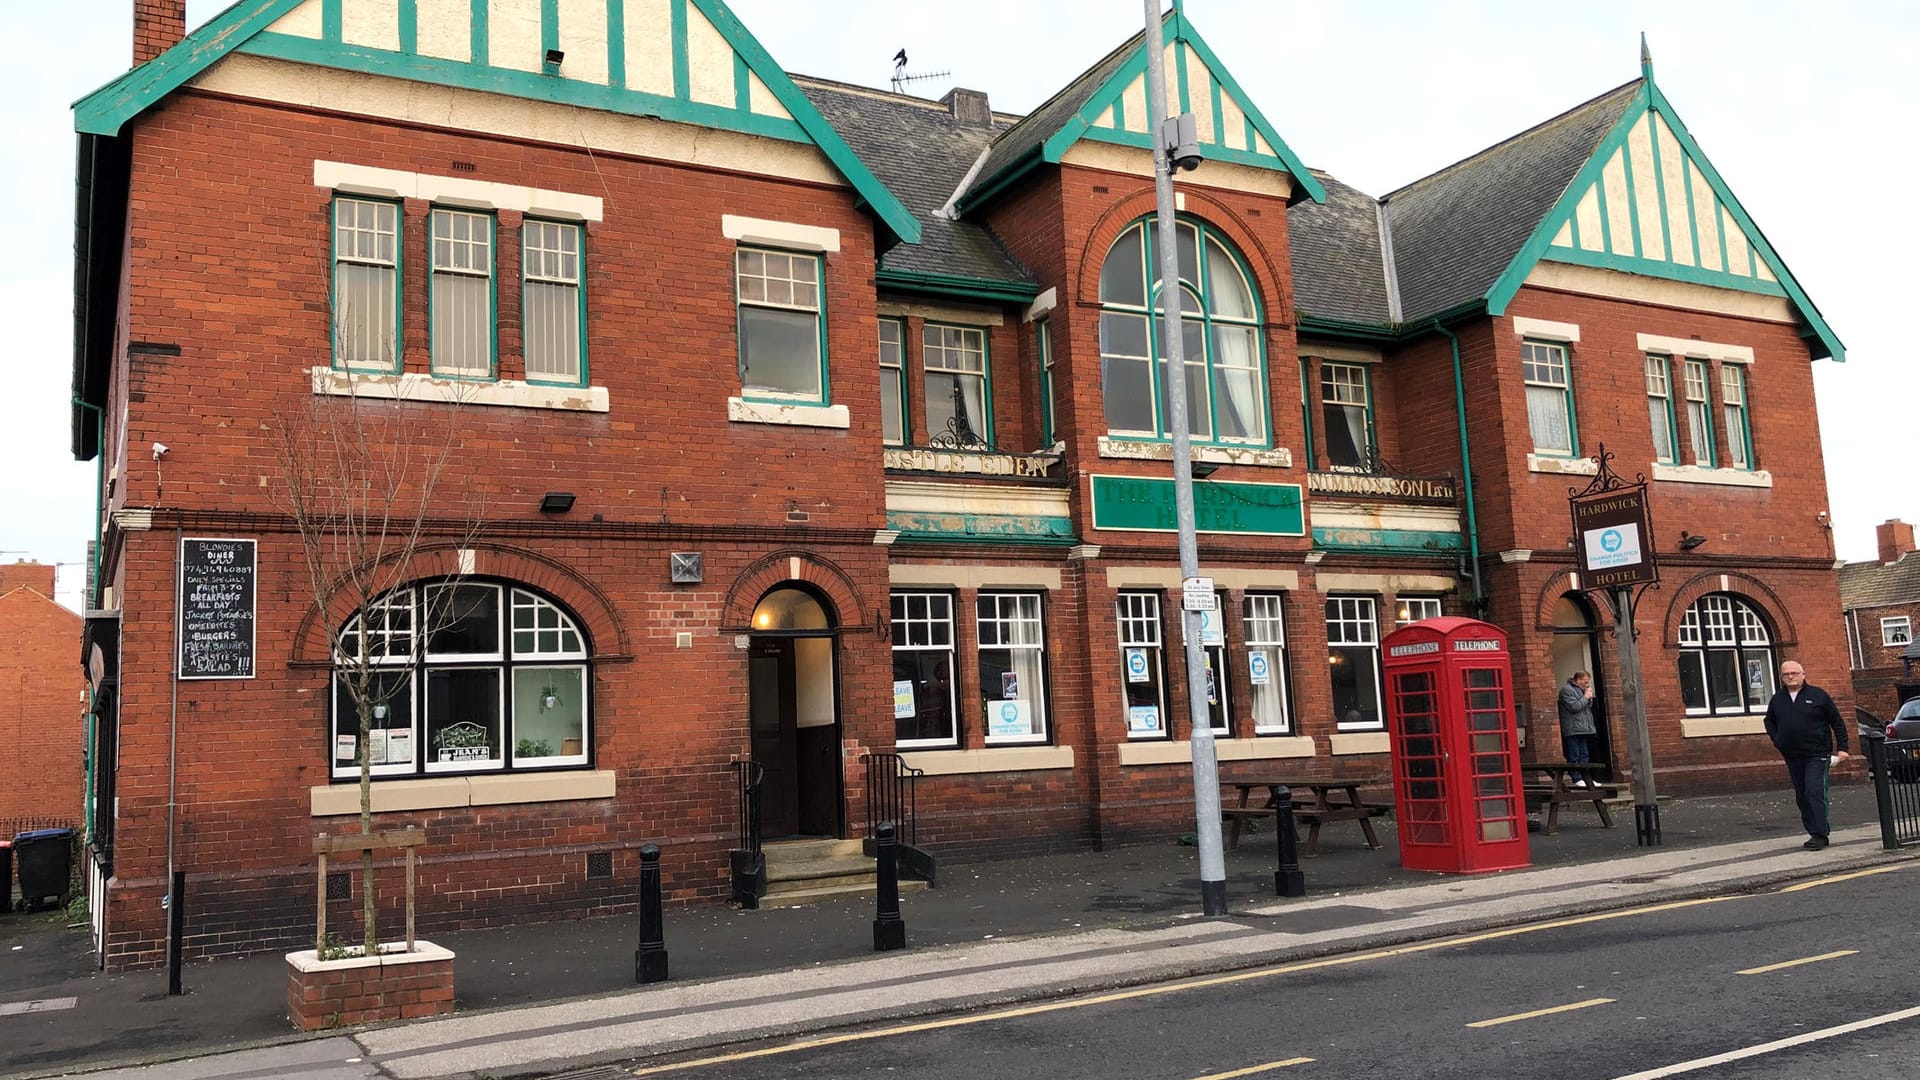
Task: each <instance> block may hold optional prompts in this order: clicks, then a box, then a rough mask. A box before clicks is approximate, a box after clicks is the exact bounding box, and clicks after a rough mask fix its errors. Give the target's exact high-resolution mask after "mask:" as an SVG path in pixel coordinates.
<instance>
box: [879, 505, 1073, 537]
mask: <svg viewBox="0 0 1920 1080" xmlns="http://www.w3.org/2000/svg"><path fill="white" fill-rule="evenodd" d="M887 528H889V529H895V530H898V531H899V533H900V539H899V541H898V542H900V543H905V542H909V541H922V542H925V541H934V540H942V541H981V540H989V541H993V542H996V543H1005V542H1018V541H1028V542H1049V543H1078V538H1077V537H1075V536H1074V534H1073V521H1072V519H1070V518H1066V517H1054V516H1050V515H1041V514H1034V515H1026V514H941V513H934V512H927V511H910V510H889V511H887Z"/></svg>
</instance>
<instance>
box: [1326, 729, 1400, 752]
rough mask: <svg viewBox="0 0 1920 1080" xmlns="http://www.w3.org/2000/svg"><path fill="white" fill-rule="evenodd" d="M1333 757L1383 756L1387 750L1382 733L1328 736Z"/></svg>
mask: <svg viewBox="0 0 1920 1080" xmlns="http://www.w3.org/2000/svg"><path fill="white" fill-rule="evenodd" d="M1327 741H1328V742H1329V743H1330V744H1331V747H1330V749H1331V751H1332V753H1333V755H1334V756H1335V757H1339V756H1341V755H1344V754H1384V753H1386V752H1387V750H1388V746H1387V733H1386V732H1384V731H1353V732H1347V733H1345V734H1339V735H1333V736H1330V737H1329V738H1328V740H1327Z"/></svg>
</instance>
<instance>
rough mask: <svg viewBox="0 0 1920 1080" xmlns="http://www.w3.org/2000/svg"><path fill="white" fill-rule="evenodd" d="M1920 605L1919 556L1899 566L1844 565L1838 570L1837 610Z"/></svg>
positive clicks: (1912, 553) (1904, 558)
mask: <svg viewBox="0 0 1920 1080" xmlns="http://www.w3.org/2000/svg"><path fill="white" fill-rule="evenodd" d="M1895 604H1920V552H1915V551H1909V552H1907V553H1906V554H1905V555H1902V556H1900V560H1899V561H1898V562H1892V563H1881V562H1879V561H1877V560H1876V561H1873V562H1856V563H1847V564H1846V565H1844V566H1842V567H1841V568H1840V606H1841V608H1843V609H1846V610H1854V609H1859V608H1877V607H1891V606H1893V605H1895Z"/></svg>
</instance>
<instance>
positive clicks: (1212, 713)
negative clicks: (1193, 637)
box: [1183, 596, 1233, 737]
mask: <svg viewBox="0 0 1920 1080" xmlns="http://www.w3.org/2000/svg"><path fill="white" fill-rule="evenodd" d="M1230 610H1231V609H1230V608H1228V607H1227V598H1226V597H1225V596H1219V597H1217V598H1216V599H1215V602H1214V606H1213V610H1212V611H1203V612H1201V613H1200V651H1201V653H1202V655H1203V656H1204V657H1205V658H1206V668H1207V726H1208V727H1209V728H1211V729H1212V730H1213V733H1214V734H1215V735H1225V736H1228V737H1231V736H1232V735H1233V694H1232V684H1233V678H1232V673H1231V672H1230V671H1229V669H1228V667H1227V630H1226V625H1227V622H1226V620H1227V612H1228V611H1230ZM1183 665H1184V658H1183Z"/></svg>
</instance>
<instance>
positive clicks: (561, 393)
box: [313, 367, 610, 412]
mask: <svg viewBox="0 0 1920 1080" xmlns="http://www.w3.org/2000/svg"><path fill="white" fill-rule="evenodd" d="M313 392H314V393H316V394H327V395H331V396H333V397H363V398H388V399H393V400H399V401H446V402H452V403H457V404H460V405H500V406H505V407H508V408H517V409H561V410H566V411H570V412H606V411H607V410H608V408H609V407H610V404H609V399H608V397H607V388H606V387H604V386H542V385H540V384H538V383H525V382H516V381H514V380H512V379H500V380H497V381H494V382H466V381H463V380H459V379H436V378H434V377H433V376H431V375H423V374H421V373H419V372H414V371H409V372H404V373H402V374H399V375H395V374H392V373H384V372H371V371H342V370H340V369H338V368H331V367H316V368H314V369H313Z"/></svg>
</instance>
